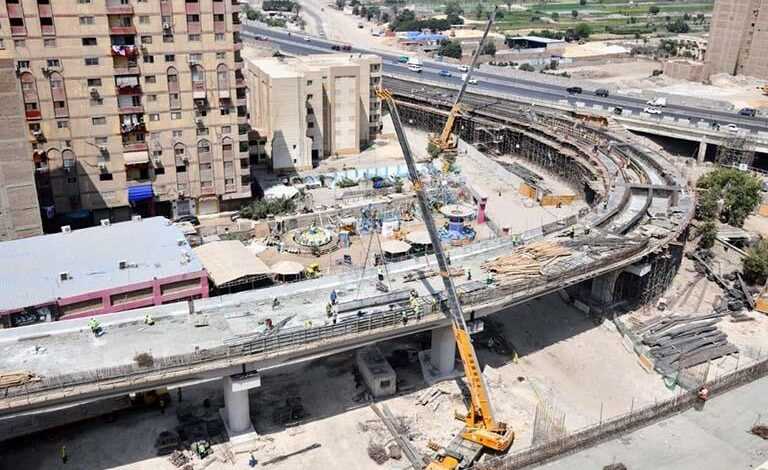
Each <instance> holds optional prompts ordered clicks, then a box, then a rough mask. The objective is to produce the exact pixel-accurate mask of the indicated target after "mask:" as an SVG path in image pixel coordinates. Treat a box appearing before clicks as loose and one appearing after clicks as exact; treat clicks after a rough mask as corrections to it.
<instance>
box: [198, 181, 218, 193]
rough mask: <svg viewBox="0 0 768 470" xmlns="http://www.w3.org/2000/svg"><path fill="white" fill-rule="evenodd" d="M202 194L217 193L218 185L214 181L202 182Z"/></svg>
mask: <svg viewBox="0 0 768 470" xmlns="http://www.w3.org/2000/svg"><path fill="white" fill-rule="evenodd" d="M200 194H202V195H204V196H208V195H215V194H216V186H214V185H213V183H212V182H207V181H206V182H200Z"/></svg>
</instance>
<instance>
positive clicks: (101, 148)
mask: <svg viewBox="0 0 768 470" xmlns="http://www.w3.org/2000/svg"><path fill="white" fill-rule="evenodd" d="M99 152H100V153H109V149H107V146H106V145H99Z"/></svg>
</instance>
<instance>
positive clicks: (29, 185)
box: [0, 50, 42, 241]
mask: <svg viewBox="0 0 768 470" xmlns="http://www.w3.org/2000/svg"><path fill="white" fill-rule="evenodd" d="M15 70H16V65H15V63H14V60H13V59H12V58H11V57H10V56H9V54H8V51H2V50H0V103H2V106H0V241H5V240H14V239H16V238H26V237H31V236H34V235H40V234H42V222H41V219H40V206H39V205H38V203H37V193H36V190H35V176H34V175H35V169H34V166H33V165H32V159H31V158H30V155H32V147H31V145H30V144H29V139H28V138H27V122H26V117H25V115H24V102H23V101H22V99H21V85H20V84H19V81H18V80H17V79H16V72H15Z"/></svg>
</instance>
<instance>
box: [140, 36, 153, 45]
mask: <svg viewBox="0 0 768 470" xmlns="http://www.w3.org/2000/svg"><path fill="white" fill-rule="evenodd" d="M141 43H142V44H152V36H142V37H141Z"/></svg>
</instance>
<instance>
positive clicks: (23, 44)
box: [13, 39, 27, 47]
mask: <svg viewBox="0 0 768 470" xmlns="http://www.w3.org/2000/svg"><path fill="white" fill-rule="evenodd" d="M13 47H27V41H25V40H24V39H14V40H13Z"/></svg>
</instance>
